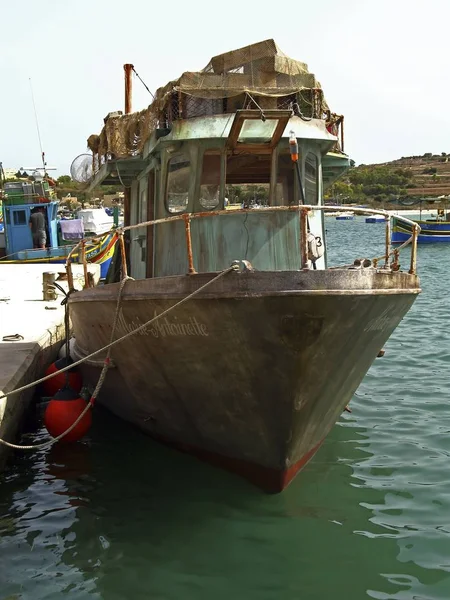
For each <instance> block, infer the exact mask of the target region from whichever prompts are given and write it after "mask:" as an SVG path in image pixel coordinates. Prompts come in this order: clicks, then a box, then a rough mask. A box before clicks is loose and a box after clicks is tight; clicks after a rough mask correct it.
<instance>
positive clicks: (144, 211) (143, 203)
mask: <svg viewBox="0 0 450 600" xmlns="http://www.w3.org/2000/svg"><path fill="white" fill-rule="evenodd" d="M139 208H140V215H139V217H138V219H139V221H138V223H145V221H146V220H147V190H146V189H144V190H142V192H141V202H140V207H139Z"/></svg>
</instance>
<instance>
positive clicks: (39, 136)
mask: <svg viewBox="0 0 450 600" xmlns="http://www.w3.org/2000/svg"><path fill="white" fill-rule="evenodd" d="M29 82H30V90H31V100H32V101H33V108H34V119H35V121H36V130H37V134H38V139H39V147H40V149H41V159H42V166H43V169H44V172H45V170H46V169H45V168H46V166H47V163H46V162H45V152H44V151H43V150H42V140H41V132H40V130H39V121H38V117H37V111H36V103H35V101H34V94H33V86H32V84H31V77H30V78H29Z"/></svg>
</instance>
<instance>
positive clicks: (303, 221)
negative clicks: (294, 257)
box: [300, 207, 309, 269]
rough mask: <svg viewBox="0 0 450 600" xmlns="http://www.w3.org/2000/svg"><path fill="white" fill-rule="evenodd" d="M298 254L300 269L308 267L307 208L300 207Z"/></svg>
mask: <svg viewBox="0 0 450 600" xmlns="http://www.w3.org/2000/svg"><path fill="white" fill-rule="evenodd" d="M300 254H301V261H302V269H308V268H309V267H308V209H307V208H303V207H300Z"/></svg>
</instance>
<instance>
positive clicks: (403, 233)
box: [391, 209, 450, 244]
mask: <svg viewBox="0 0 450 600" xmlns="http://www.w3.org/2000/svg"><path fill="white" fill-rule="evenodd" d="M413 223H417V225H419V226H420V230H421V231H420V233H419V235H418V239H417V242H418V243H419V244H435V243H449V242H450V213H445V211H444V210H443V209H438V210H437V212H436V214H435V216H434V217H432V218H430V219H421V218H419V219H417V220H415V219H414V221H413ZM413 226H414V225H413V224H410V223H406V222H405V221H403V220H401V219H399V218H398V217H394V219H393V226H392V235H391V241H392V243H393V244H402V243H404V242H405V241H407V240H408V239H410V237H411V235H412V228H413Z"/></svg>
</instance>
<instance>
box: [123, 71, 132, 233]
mask: <svg viewBox="0 0 450 600" xmlns="http://www.w3.org/2000/svg"><path fill="white" fill-rule="evenodd" d="M133 68H134V67H133V65H131V64H129V63H127V64H125V65H123V70H124V71H125V114H126V115H128V114H130V112H131V110H132V109H131V106H132V92H133V79H132V73H133ZM130 198H131V190H130V188H125V189H124V191H123V221H124V225H125V227H126V226H127V225H130Z"/></svg>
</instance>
